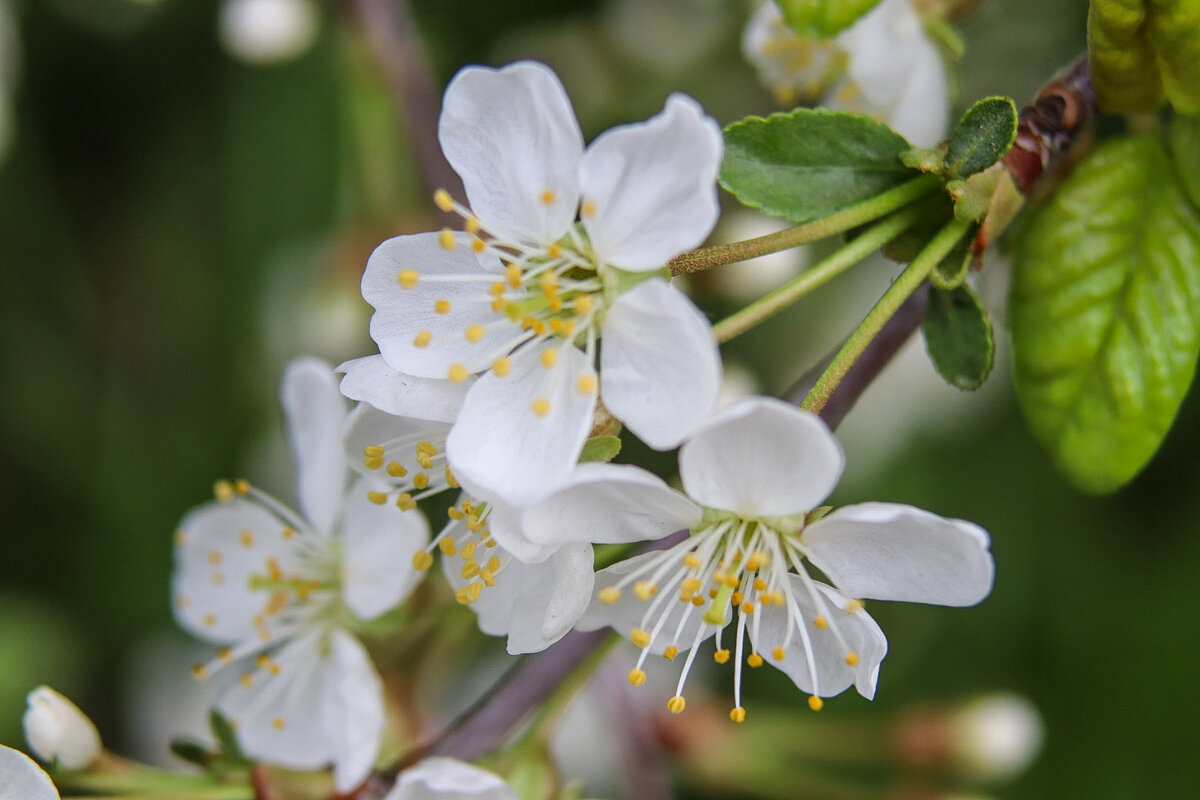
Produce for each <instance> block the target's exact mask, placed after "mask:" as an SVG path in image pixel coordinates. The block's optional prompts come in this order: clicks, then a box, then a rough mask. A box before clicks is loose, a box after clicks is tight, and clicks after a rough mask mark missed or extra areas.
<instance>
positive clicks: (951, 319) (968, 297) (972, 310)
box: [923, 238, 996, 391]
mask: <svg viewBox="0 0 1200 800" xmlns="http://www.w3.org/2000/svg"><path fill="white" fill-rule="evenodd" d="M963 241H965V242H967V255H968V257H969V256H970V239H969V238H967V239H964V240H963ZM951 255H953V253H952V254H951ZM923 330H924V332H925V346H926V348H927V349H928V350H929V358H930V360H932V361H933V365H934V366H935V367H936V368H937V371H938V374H939V375H941V376H942V378H944V379H945V381H946V383H948V384H950V385H951V386H955V387H957V388H959V389H965V390H968V391H973V390H975V389H978V388H979V387H980V386H982V385H983V382H984V381H985V380H987V377H988V375H989V374H990V373H991V371H992V365H993V364H994V363H995V356H996V342H995V340H994V338H993V337H992V323H991V322H990V321H989V320H988V315H987V311H986V310H984V308H983V305H982V304H981V303H980V302H979V298H978V297H976V296H975V292H973V291H972V290H971V287H969V286H967V285H966V284H965V283H964V284H960V285H959V286H956V287H955V288H953V289H948V290H947V289H939V288H937V287H936V286H935V287H933V288H932V289H931V290H930V292H929V305H927V306H926V307H925V321H924V326H923Z"/></svg>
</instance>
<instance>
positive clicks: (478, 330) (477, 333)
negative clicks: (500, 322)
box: [463, 323, 484, 344]
mask: <svg viewBox="0 0 1200 800" xmlns="http://www.w3.org/2000/svg"><path fill="white" fill-rule="evenodd" d="M483 334H484V330H483V326H482V325H480V324H478V323H476V324H474V325H468V326H467V330H466V331H465V332H464V333H463V336H465V337H467V341H468V342H470V343H471V344H475V342H478V341H479V340H480V339H482V338H483Z"/></svg>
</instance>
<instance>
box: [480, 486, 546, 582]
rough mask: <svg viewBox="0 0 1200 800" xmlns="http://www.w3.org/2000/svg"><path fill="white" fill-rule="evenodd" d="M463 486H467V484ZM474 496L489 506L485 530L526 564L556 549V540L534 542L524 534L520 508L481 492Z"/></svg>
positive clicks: (540, 558) (534, 561) (542, 557)
mask: <svg viewBox="0 0 1200 800" xmlns="http://www.w3.org/2000/svg"><path fill="white" fill-rule="evenodd" d="M463 486H464V488H469V484H464V485H463ZM475 497H476V498H477V499H486V502H487V504H488V506H489V507H490V508H491V512H490V513H489V514H488V517H487V530H488V533H490V534H491V537H492V538H493V539H495V540H496V541H497V542H498V543H499V544H500V546H501V547H502V548H504V549H505V550H507V551H508V552H510V553H512V554H513V555H514V556H516V557H517V558H518V559H520V560H521V561H524V562H525V563H526V564H539V563H541V562H543V561H545V560H546V559H547V558H549V557H550V556H552V555H554V551H555V550H557V549H558V543H557V542H555V543H552V544H545V543H542V542H535V541H533V540H532V539H530V538H529V536H527V535H526V533H525V526H524V524H523V522H522V518H521V509H520V508H518V507H517V506H511V505H509V504H508V503H506V502H504V501H503V500H500V499H498V498H491V499H487V498H486V497H485V494H482V493H481V494H479V495H475Z"/></svg>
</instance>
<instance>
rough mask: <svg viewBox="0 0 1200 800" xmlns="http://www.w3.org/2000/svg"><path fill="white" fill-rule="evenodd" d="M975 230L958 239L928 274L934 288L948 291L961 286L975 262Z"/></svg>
mask: <svg viewBox="0 0 1200 800" xmlns="http://www.w3.org/2000/svg"><path fill="white" fill-rule="evenodd" d="M977 230H978V229H976V230H972V231H971V232H970V234H968V235H967V236H964V237H963V238H961V239H959V240H958V244H956V245H954V249H953V250H951V251H950V252H949V253H947V254H946V255H945V256H943V257H942V260H941V261H939V262H938V263H937V266H935V267H934V268H933V271H932V272H930V273H929V282H930V283H932V284H933V285H934V287H935V288H937V289H943V290H947V291H948V290H951V289H957V288H958V287H959V286H962V285H963V281H965V280H966V279H967V273H968V272H970V268H971V262H972V261H974V260H975V252H974V250H973V245H974V243H975V233H976V231H977Z"/></svg>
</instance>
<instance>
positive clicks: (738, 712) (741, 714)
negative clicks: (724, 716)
mask: <svg viewBox="0 0 1200 800" xmlns="http://www.w3.org/2000/svg"><path fill="white" fill-rule="evenodd" d="M729 718H730V719H731V720H733V721H734V722H745V721H746V709H744V708H742V707H741V706H738V707H737V708H735V709H732V710H731V711H730V712H729Z"/></svg>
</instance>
